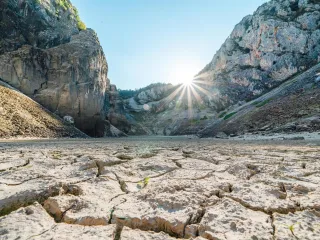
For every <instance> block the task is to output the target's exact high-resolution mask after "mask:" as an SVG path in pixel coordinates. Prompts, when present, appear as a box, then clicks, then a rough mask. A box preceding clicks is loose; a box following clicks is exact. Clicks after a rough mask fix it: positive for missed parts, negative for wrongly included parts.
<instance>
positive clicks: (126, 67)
mask: <svg viewBox="0 0 320 240" xmlns="http://www.w3.org/2000/svg"><path fill="white" fill-rule="evenodd" d="M264 2H267V0H223V1H221V0H90V1H89V0H72V3H73V4H74V5H75V6H76V7H77V8H78V10H79V12H80V17H81V19H82V20H83V21H84V22H85V23H86V25H87V27H90V28H93V29H94V30H95V31H96V32H97V34H98V36H99V39H100V43H101V45H102V47H103V50H104V53H105V55H106V58H107V61H108V65H109V73H108V77H109V78H110V80H111V82H112V83H113V84H116V85H117V87H118V88H121V89H135V88H140V87H144V86H147V85H148V84H151V83H154V82H171V83H180V82H184V81H185V80H184V79H186V78H192V76H194V75H195V74H197V73H198V72H199V71H200V70H201V69H202V68H204V67H205V65H206V64H207V63H209V62H210V61H211V59H212V57H213V55H214V53H215V52H216V51H217V50H218V49H219V48H220V46H221V44H222V43H223V42H224V41H225V39H226V38H227V37H228V36H229V35H230V33H231V31H232V29H233V28H234V26H235V25H236V24H237V23H238V22H239V21H241V19H242V18H243V17H244V16H246V15H248V14H252V13H253V12H254V11H255V10H256V8H257V7H258V6H260V5H261V4H263V3H264Z"/></svg>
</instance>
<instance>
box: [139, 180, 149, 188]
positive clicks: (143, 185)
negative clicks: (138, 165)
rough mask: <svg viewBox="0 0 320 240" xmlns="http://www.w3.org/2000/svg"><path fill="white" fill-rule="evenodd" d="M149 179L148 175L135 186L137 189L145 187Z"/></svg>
mask: <svg viewBox="0 0 320 240" xmlns="http://www.w3.org/2000/svg"><path fill="white" fill-rule="evenodd" d="M149 181H150V177H145V178H144V179H143V180H142V181H140V182H138V184H137V187H138V188H139V189H141V188H145V187H146V186H147V185H148V184H149Z"/></svg>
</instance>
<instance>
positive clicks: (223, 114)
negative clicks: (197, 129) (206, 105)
mask: <svg viewBox="0 0 320 240" xmlns="http://www.w3.org/2000/svg"><path fill="white" fill-rule="evenodd" d="M226 114H227V112H222V113H220V115H219V118H223V117H224V116H225V115H226Z"/></svg>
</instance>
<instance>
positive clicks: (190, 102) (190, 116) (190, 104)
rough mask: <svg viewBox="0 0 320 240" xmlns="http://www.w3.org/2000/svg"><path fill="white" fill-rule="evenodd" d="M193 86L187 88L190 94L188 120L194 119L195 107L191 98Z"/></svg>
mask: <svg viewBox="0 0 320 240" xmlns="http://www.w3.org/2000/svg"><path fill="white" fill-rule="evenodd" d="M190 88H191V86H189V87H187V94H188V118H189V119H192V117H193V105H192V97H191V90H190Z"/></svg>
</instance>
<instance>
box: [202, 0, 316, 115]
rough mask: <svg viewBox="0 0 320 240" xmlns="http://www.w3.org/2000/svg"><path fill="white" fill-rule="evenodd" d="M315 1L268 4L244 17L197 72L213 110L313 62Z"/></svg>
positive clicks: (251, 94) (263, 90) (279, 0)
mask: <svg viewBox="0 0 320 240" xmlns="http://www.w3.org/2000/svg"><path fill="white" fill-rule="evenodd" d="M319 11H320V3H319V2H318V1H313V0H272V1H269V2H267V3H265V4H264V5H262V6H261V7H259V8H258V10H257V11H256V12H255V13H254V14H253V15H252V16H251V15H250V16H247V17H245V18H244V19H243V20H242V21H241V22H240V23H239V24H238V25H236V27H235V29H234V30H233V32H232V33H231V35H230V36H229V38H228V39H227V40H226V41H225V43H224V44H223V45H222V47H221V48H220V50H219V51H218V52H217V53H216V54H215V56H214V57H213V60H212V61H211V62H210V63H209V64H208V65H207V66H206V67H205V68H204V69H203V70H202V71H201V72H200V74H199V75H198V77H197V78H198V79H199V80H202V81H205V82H211V83H212V86H211V91H213V90H216V94H215V102H216V108H217V109H218V110H221V109H223V108H225V107H228V106H230V105H232V104H236V103H237V102H239V101H243V100H251V99H253V98H256V97H257V96H259V95H261V94H263V93H266V92H268V91H269V90H270V89H272V88H274V87H276V86H278V85H280V84H281V83H282V82H284V81H286V80H287V79H289V78H290V77H292V76H294V75H295V74H297V73H300V72H303V71H305V70H306V69H308V68H310V67H312V66H313V65H315V64H316V63H317V62H318V61H319V53H320V45H319V41H320V21H319V20H320V12H319Z"/></svg>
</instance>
